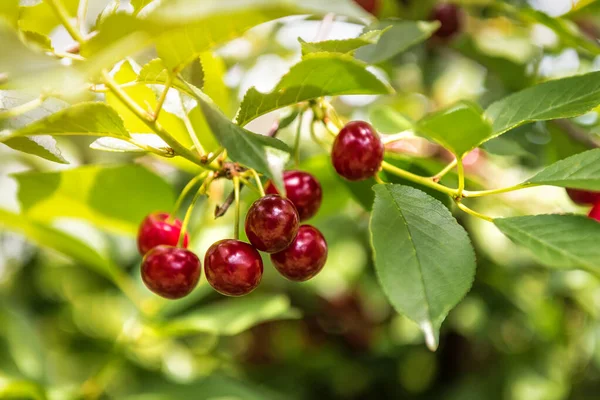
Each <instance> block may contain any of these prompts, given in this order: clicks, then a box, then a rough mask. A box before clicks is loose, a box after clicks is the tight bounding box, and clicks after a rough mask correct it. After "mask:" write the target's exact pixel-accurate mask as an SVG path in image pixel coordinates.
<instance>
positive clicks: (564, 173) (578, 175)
mask: <svg viewBox="0 0 600 400" xmlns="http://www.w3.org/2000/svg"><path fill="white" fill-rule="evenodd" d="M527 183H533V184H538V185H552V186H560V187H568V188H574V189H587V190H597V191H600V149H593V150H589V151H586V152H583V153H580V154H576V155H574V156H571V157H568V158H565V159H564V160H560V161H557V162H555V163H554V164H552V165H550V166H548V167H546V168H545V169H544V170H543V171H541V172H540V173H538V174H537V175H536V176H534V177H533V178H531V179H529V180H528V181H527Z"/></svg>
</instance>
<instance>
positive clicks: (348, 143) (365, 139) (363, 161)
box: [331, 121, 384, 181]
mask: <svg viewBox="0 0 600 400" xmlns="http://www.w3.org/2000/svg"><path fill="white" fill-rule="evenodd" d="M383 151H384V149H383V143H382V142H381V140H380V139H379V136H377V133H376V132H375V130H374V129H373V127H372V126H371V125H369V124H368V123H366V122H362V121H353V122H349V123H348V124H346V126H344V127H343V128H342V130H341V131H340V133H339V134H338V135H337V137H336V138H335V141H334V142H333V148H332V151H331V160H332V161H333V167H334V168H335V170H336V171H337V173H338V174H340V175H341V176H343V177H344V178H346V179H348V180H350V181H360V180H363V179H367V178H371V177H372V176H374V175H375V174H376V173H377V171H379V168H380V167H381V162H382V161H383Z"/></svg>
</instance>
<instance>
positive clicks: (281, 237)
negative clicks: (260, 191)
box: [246, 194, 300, 253]
mask: <svg viewBox="0 0 600 400" xmlns="http://www.w3.org/2000/svg"><path fill="white" fill-rule="evenodd" d="M299 225H300V218H299V217H298V212H297V211H296V207H294V204H293V203H292V202H291V201H290V200H288V199H284V198H283V197H281V196H279V195H277V194H268V195H266V196H264V197H262V198H260V199H258V200H256V201H255V202H254V204H252V206H251V207H250V209H249V210H248V214H247V215H246V236H248V240H249V241H250V243H252V245H253V246H254V247H256V248H257V249H258V250H260V251H265V252H267V253H276V252H278V251H281V250H283V249H285V248H286V247H288V246H289V244H290V243H292V240H294V238H295V237H296V234H297V233H298V226H299Z"/></svg>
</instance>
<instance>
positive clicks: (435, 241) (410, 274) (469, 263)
mask: <svg viewBox="0 0 600 400" xmlns="http://www.w3.org/2000/svg"><path fill="white" fill-rule="evenodd" d="M373 190H374V191H375V204H374V206H373V212H372V214H371V224H370V231H371V243H372V246H373V253H374V254H373V256H374V259H375V269H376V271H377V275H378V277H379V282H380V284H381V286H382V288H383V291H384V293H385V294H386V296H387V298H388V299H389V300H390V302H391V304H392V305H393V306H394V308H395V309H396V310H397V311H398V312H400V313H401V314H404V315H405V316H407V317H408V318H410V319H412V320H413V321H415V322H416V323H418V324H419V326H420V327H421V329H422V330H423V332H424V334H425V338H426V342H427V346H428V347H429V348H430V349H431V350H435V349H436V348H437V346H438V337H439V329H440V326H441V325H442V322H443V321H444V319H445V318H446V316H447V315H448V312H449V311H450V310H451V309H452V308H453V307H454V306H455V305H456V304H457V303H458V302H459V301H460V300H461V299H462V298H463V297H464V296H465V295H466V293H467V292H468V291H469V289H470V288H471V284H472V283H473V278H474V275H475V255H474V251H473V247H472V245H471V242H470V240H469V237H468V235H467V233H466V231H465V230H464V228H463V227H461V226H460V225H459V224H458V222H457V221H456V219H454V217H453V216H452V214H451V213H450V211H448V209H447V208H446V207H444V205H443V204H442V203H440V202H439V201H437V200H435V199H434V198H432V197H430V196H428V195H427V194H425V193H423V192H421V191H419V190H416V189H413V188H410V187H407V186H401V185H391V184H385V185H383V184H382V185H376V186H374V188H373Z"/></svg>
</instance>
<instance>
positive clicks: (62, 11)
mask: <svg viewBox="0 0 600 400" xmlns="http://www.w3.org/2000/svg"><path fill="white" fill-rule="evenodd" d="M45 2H46V3H47V4H48V5H49V6H50V8H52V11H54V14H56V16H57V17H58V19H59V20H60V22H61V23H62V24H63V26H64V27H65V29H66V30H67V32H69V35H71V37H72V38H73V39H74V40H75V41H76V42H78V43H80V44H81V43H84V42H85V38H84V37H83V35H82V34H81V32H79V30H78V29H77V28H76V27H75V26H74V25H73V24H72V23H71V21H70V15H69V13H68V12H67V9H66V8H65V6H64V5H63V4H62V2H61V0H45Z"/></svg>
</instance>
